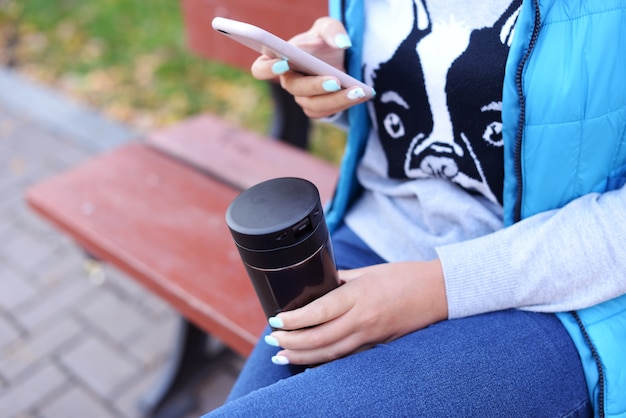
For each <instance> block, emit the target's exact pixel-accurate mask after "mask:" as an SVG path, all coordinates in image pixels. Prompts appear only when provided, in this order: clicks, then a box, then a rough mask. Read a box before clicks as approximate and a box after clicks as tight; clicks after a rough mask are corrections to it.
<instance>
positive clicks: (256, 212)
mask: <svg viewBox="0 0 626 418" xmlns="http://www.w3.org/2000/svg"><path fill="white" fill-rule="evenodd" d="M226 223H227V224H228V227H229V228H230V232H231V234H232V236H233V239H234V240H235V243H236V244H237V246H238V249H239V252H240V254H241V256H242V259H243V261H244V262H246V263H247V264H249V265H251V266H255V267H259V268H266V269H272V268H281V267H286V266H289V265H293V264H296V263H299V262H301V261H304V260H305V259H306V258H307V257H309V256H311V255H312V254H314V253H315V252H316V251H317V250H318V249H319V248H320V247H321V246H322V245H323V244H324V242H325V241H326V238H327V236H328V230H327V228H326V222H325V221H324V213H323V209H322V205H321V202H320V196H319V191H318V190H317V187H315V185H314V184H313V183H311V182H310V181H308V180H304V179H300V178H295V177H284V178H277V179H272V180H268V181H265V182H262V183H259V184H257V185H255V186H253V187H251V188H249V189H248V190H246V191H244V192H243V193H241V194H240V195H239V196H238V197H237V198H235V200H233V202H232V203H231V204H230V206H229V207H228V210H227V211H226Z"/></svg>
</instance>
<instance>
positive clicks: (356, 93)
mask: <svg viewBox="0 0 626 418" xmlns="http://www.w3.org/2000/svg"><path fill="white" fill-rule="evenodd" d="M363 97H365V92H364V91H363V89H362V88H361V87H357V88H354V89H352V90H349V91H348V99H350V100H358V99H362V98H363Z"/></svg>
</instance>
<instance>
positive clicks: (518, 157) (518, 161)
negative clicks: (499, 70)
mask: <svg viewBox="0 0 626 418" xmlns="http://www.w3.org/2000/svg"><path fill="white" fill-rule="evenodd" d="M533 6H534V7H535V19H534V26H533V33H532V35H531V38H530V43H529V44H528V50H527V51H526V53H525V54H524V56H523V57H522V59H521V60H520V63H519V64H518V66H517V71H516V72H515V85H516V87H517V96H518V99H519V103H520V116H519V121H518V124H517V134H516V135H515V149H514V161H513V162H514V169H515V178H516V180H517V188H516V196H515V205H514V206H513V221H514V222H518V221H520V220H521V219H522V194H523V190H524V183H523V179H522V135H523V133H524V122H525V119H526V98H525V97H524V90H523V88H522V87H523V86H522V73H523V71H524V66H525V65H526V62H527V61H528V58H529V57H530V54H531V53H532V51H533V49H534V48H535V45H536V44H537V38H538V37H539V29H540V27H541V11H540V10H539V0H533ZM571 314H572V316H573V317H574V319H575V320H576V323H577V324H578V327H579V328H580V331H581V332H582V334H583V337H584V339H585V342H586V343H587V346H588V347H589V350H591V356H592V357H593V360H594V362H595V364H596V368H597V369H598V386H599V393H598V412H599V417H600V418H604V416H605V413H604V393H605V382H606V379H605V378H604V369H603V368H602V363H601V361H600V356H599V355H598V351H597V350H596V347H595V346H594V344H593V342H592V341H591V338H590V337H589V334H588V333H587V329H586V328H585V325H584V324H583V322H582V320H581V319H580V316H579V315H578V312H576V311H573V312H571Z"/></svg>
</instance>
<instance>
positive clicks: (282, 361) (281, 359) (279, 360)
mask: <svg viewBox="0 0 626 418" xmlns="http://www.w3.org/2000/svg"><path fill="white" fill-rule="evenodd" d="M272 363H274V364H275V365H277V366H286V365H288V364H289V359H288V358H287V357H285V356H274V357H272Z"/></svg>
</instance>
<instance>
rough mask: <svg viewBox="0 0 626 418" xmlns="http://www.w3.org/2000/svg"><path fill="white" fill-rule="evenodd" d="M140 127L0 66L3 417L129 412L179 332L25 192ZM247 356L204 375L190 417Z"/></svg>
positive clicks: (154, 303) (120, 417) (209, 403)
mask: <svg viewBox="0 0 626 418" xmlns="http://www.w3.org/2000/svg"><path fill="white" fill-rule="evenodd" d="M136 137H137V133H136V132H133V131H132V130H130V129H129V128H128V127H125V126H122V125H120V124H116V123H114V122H112V121H109V120H106V119H105V118H103V117H102V116H101V115H99V114H98V113H97V112H95V111H94V110H92V109H90V108H87V107H85V106H81V105H79V104H76V103H74V102H72V101H71V100H69V99H67V98H65V97H63V96H62V95H60V94H59V93H57V92H55V91H53V90H50V89H48V88H46V87H43V86H38V85H35V84H33V83H32V82H29V81H26V80H25V79H23V78H21V77H20V76H18V75H17V74H15V73H13V72H11V71H9V70H6V69H0V417H2V418H12V417H15V418H72V417H92V418H109V417H112V418H134V417H140V416H141V414H140V412H139V410H138V408H137V402H138V400H139V399H140V397H141V395H143V394H144V393H146V391H147V390H148V389H149V388H150V387H151V386H152V385H153V384H154V383H155V381H156V379H157V378H158V376H159V373H160V372H161V370H162V367H163V366H164V364H165V362H166V360H167V358H168V356H169V354H170V352H171V350H172V347H173V342H174V339H175V332H176V324H177V319H178V317H177V315H176V313H175V312H174V311H173V310H172V309H171V308H170V307H169V306H167V305H166V304H165V303H163V302H162V301H160V299H158V298H157V297H156V296H153V295H152V294H151V293H149V292H148V291H147V290H145V289H144V288H142V287H140V285H138V284H136V283H135V282H134V281H132V280H130V279H129V278H127V277H125V276H124V275H123V274H121V273H120V272H118V271H116V270H115V269H113V268H111V267H105V271H106V277H107V279H106V280H105V281H104V282H103V283H100V282H97V281H94V280H91V279H89V277H88V275H87V274H86V271H85V269H84V266H83V263H84V257H83V253H82V251H81V249H80V248H78V247H77V246H76V245H75V244H74V243H73V242H72V241H71V240H70V239H68V238H67V237H66V236H64V235H62V234H61V233H59V232H58V231H57V230H55V229H54V228H52V227H51V226H50V225H49V224H47V223H46V222H45V221H43V220H42V219H41V218H39V217H38V216H37V215H35V214H34V213H33V212H32V211H31V210H30V209H29V208H28V207H27V206H26V204H25V202H24V199H23V196H24V192H25V190H26V189H27V188H28V187H29V186H30V185H33V184H35V183H37V182H39V181H41V180H44V179H45V178H47V177H49V176H52V175H54V174H56V173H59V172H62V171H64V170H66V169H68V168H70V167H72V166H75V165H76V164H79V163H80V162H82V161H86V160H87V159H88V158H90V157H91V156H93V155H95V154H97V153H100V152H104V151H106V150H108V149H112V148H114V147H116V146H117V145H120V144H122V143H124V142H127V141H132V140H134V138H136ZM241 363H242V360H241V359H240V358H238V357H236V356H234V355H233V356H231V357H228V358H227V361H224V362H219V364H217V365H216V366H215V368H214V370H213V371H212V372H211V373H210V374H209V375H208V376H207V377H206V378H205V379H204V380H203V381H202V382H201V385H200V386H199V388H198V390H199V392H200V398H201V405H199V407H198V408H197V410H196V411H193V412H192V413H191V414H189V415H187V416H185V417H184V418H187V417H197V416H199V415H201V414H202V413H204V412H206V411H209V410H211V409H213V408H214V407H216V406H219V405H220V404H221V403H222V402H223V400H224V398H225V396H226V395H227V393H228V391H229V390H230V388H231V386H232V384H233V382H234V379H235V377H236V374H237V372H238V370H239V368H240V367H241Z"/></svg>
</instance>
